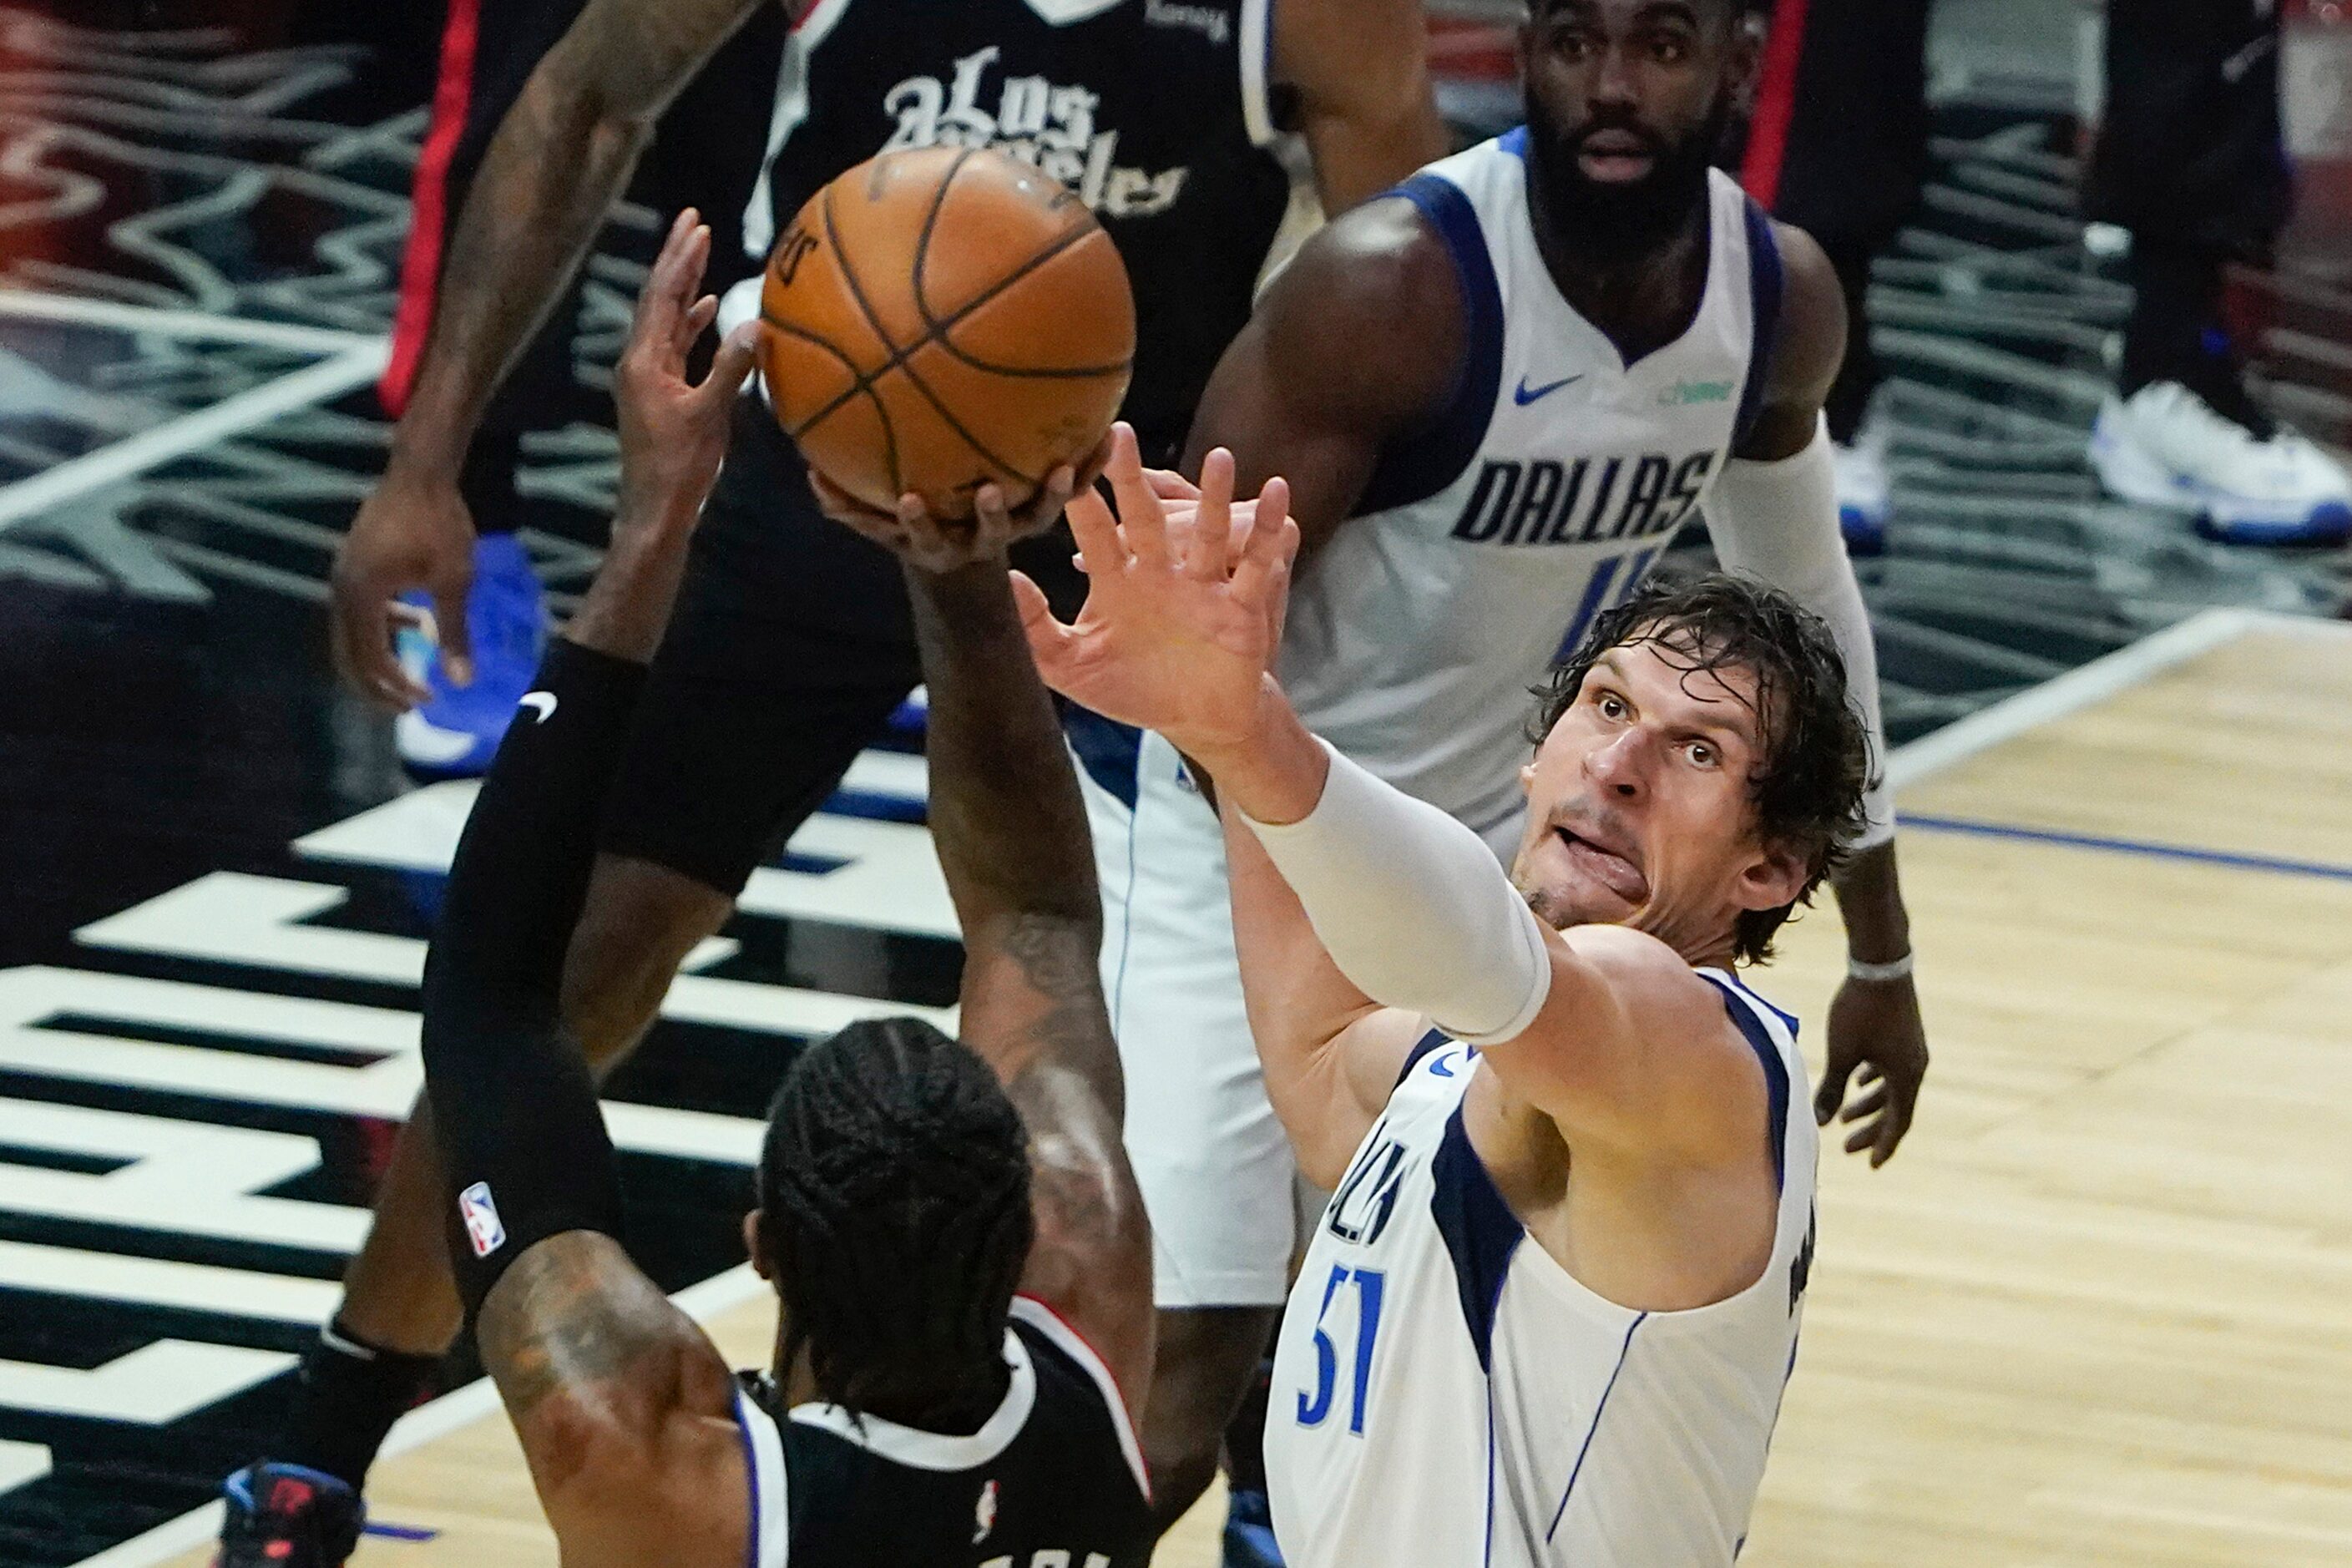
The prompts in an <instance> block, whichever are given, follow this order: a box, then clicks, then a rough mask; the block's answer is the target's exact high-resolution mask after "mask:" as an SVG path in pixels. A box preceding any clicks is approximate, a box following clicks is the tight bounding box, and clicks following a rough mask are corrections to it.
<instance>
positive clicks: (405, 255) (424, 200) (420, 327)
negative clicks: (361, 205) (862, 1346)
mask: <svg viewBox="0 0 2352 1568" xmlns="http://www.w3.org/2000/svg"><path fill="white" fill-rule="evenodd" d="M481 9H482V6H481V0H449V20H448V24H447V26H445V27H444V28H443V29H442V33H441V74H440V79H439V80H438V81H437V82H436V84H435V86H434V89H433V120H432V124H431V126H430V127H429V128H428V129H427V130H426V132H425V145H424V148H423V149H422V150H421V151H420V152H419V153H418V154H417V158H416V183H415V186H414V188H413V189H412V191H411V193H410V212H409V220H408V243H407V245H406V246H405V247H403V249H402V251H401V255H400V304H399V307H398V309H397V310H395V311H394V315H393V318H392V359H391V362H390V363H388V364H386V365H385V366H384V371H383V379H382V380H381V381H379V382H377V383H376V395H377V397H378V398H379V399H381V400H382V402H383V407H384V412H385V413H387V414H389V415H391V416H393V417H394V418H395V419H397V418H399V417H400V412H401V410H402V409H403V408H404V407H406V406H407V405H408V393H409V388H410V385H411V384H412V383H414V382H415V379H416V362H417V361H418V360H419V359H420V358H422V357H423V356H424V353H425V333H426V332H427V331H431V329H432V326H433V302H434V296H435V295H436V293H437V292H438V290H439V289H440V284H441V247H442V242H443V240H444V239H445V238H446V234H447V230H448V226H449V162H450V160H451V159H452V158H454V157H456V156H457V142H458V139H459V138H461V137H463V136H464V135H465V133H466V111H467V109H468V108H469V107H470V106H471V104H472V102H473V97H474V47H475V44H476V42H477V41H478V37H479V34H480V25H481Z"/></svg>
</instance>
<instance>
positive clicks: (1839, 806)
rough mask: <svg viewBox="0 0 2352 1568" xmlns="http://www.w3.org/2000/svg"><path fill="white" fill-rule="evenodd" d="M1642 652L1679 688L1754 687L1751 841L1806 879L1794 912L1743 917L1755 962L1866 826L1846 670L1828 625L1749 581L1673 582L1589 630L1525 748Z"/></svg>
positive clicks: (1789, 908)
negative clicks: (1646, 648)
mask: <svg viewBox="0 0 2352 1568" xmlns="http://www.w3.org/2000/svg"><path fill="white" fill-rule="evenodd" d="M1643 643H1650V644H1654V645H1658V646H1659V647H1660V648H1661V650H1662V651H1664V652H1665V653H1666V654H1667V655H1668V657H1669V658H1672V659H1673V660H1674V662H1675V664H1677V665H1678V666H1680V667H1681V668H1682V669H1683V672H1684V674H1683V680H1684V683H1685V686H1687V685H1688V683H1689V680H1690V678H1691V677H1692V676H1693V675H1696V674H1699V673H1700V672H1702V671H1708V672H1712V671H1716V670H1722V669H1734V668H1737V669H1745V670H1748V672H1750V673H1751V674H1752V675H1753V676H1754V677H1755V679H1756V696H1757V712H1758V717H1759V720H1760V721H1761V723H1760V726H1759V727H1760V729H1761V731H1762V735H1763V742H1764V762H1763V765H1762V766H1760V767H1759V768H1758V769H1757V770H1756V772H1755V773H1753V774H1751V775H1750V777H1749V779H1748V791H1749V797H1750V798H1751V799H1752V800H1754V801H1755V803H1756V823H1757V830H1758V832H1759V835H1760V836H1761V837H1762V838H1763V840H1764V842H1765V843H1767V844H1781V845H1787V846H1789V847H1791V848H1794V849H1796V850H1797V851H1798V852H1800V853H1801V854H1802V855H1803V856H1804V857H1805V862H1806V865H1807V867H1808V868H1809V870H1810V872H1811V875H1810V876H1808V877H1807V878H1806V880H1805V887H1804V890H1803V891H1802V892H1801V893H1799V894H1798V895H1797V897H1796V899H1795V900H1794V901H1793V902H1790V903H1787V904H1782V905H1780V907H1779V908H1777V909H1769V910H1743V911H1742V912H1741V913H1740V916H1739V918H1738V922H1737V924H1736V925H1735V927H1734V928H1733V951H1734V953H1735V954H1736V956H1737V957H1738V958H1739V959H1740V960H1741V961H1743V962H1745V963H1762V962H1763V961H1764V960H1766V959H1768V958H1769V957H1771V956H1772V933H1773V932H1775V931H1779V930H1780V927H1781V925H1782V923H1783V922H1785V921H1787V920H1788V918H1789V917H1790V915H1791V914H1793V913H1795V912H1796V910H1797V907H1798V905H1800V904H1810V903H1811V902H1812V899H1813V889H1816V888H1818V887H1820V886H1821V884H1822V879H1825V878H1827V877H1828V876H1829V875H1830V874H1831V873H1832V872H1833V871H1835V870H1836V869H1837V868H1838V867H1839V866H1840V865H1842V864H1843V862H1844V858H1845V846H1846V845H1847V843H1848V842H1850V841H1851V840H1852V839H1853V837H1854V836H1855V835H1856V834H1858V833H1860V832H1861V831H1862V829H1863V827H1864V822H1865V820H1866V819H1865V817H1864V811H1863V802H1862V796H1863V792H1864V790H1865V789H1866V788H1868V787H1869V783H1870V739H1869V732H1868V731H1866V730H1865V729H1864V726H1863V721H1862V714H1861V713H1860V712H1859V711H1858V710H1856V709H1855V708H1854V705H1853V701H1852V700H1850V699H1849V698H1848V696H1847V694H1846V685H1845V659H1844V658H1843V656H1842V655H1840V654H1839V652H1838V647H1837V639H1836V638H1835V637H1832V635H1831V633H1830V628H1829V625H1828V623H1827V622H1825V621H1823V620H1822V618H1821V617H1820V616H1816V615H1814V614H1813V613H1812V612H1811V610H1808V609H1806V608H1805V607H1804V606H1803V605H1800V604H1798V603H1797V602H1796V601H1795V600H1794V599H1791V598H1790V597H1789V595H1786V594H1783V593H1781V592H1780V590H1778V589H1776V588H1769V587H1766V586H1765V585H1764V584H1761V583H1759V582H1756V581H1755V580H1754V579H1752V578H1746V577H1734V576H1730V575H1727V574H1723V573H1715V574H1709V575H1707V576H1704V577H1698V578H1695V579H1690V580H1687V581H1684V582H1679V583H1677V582H1674V581H1671V580H1654V581H1652V582H1651V583H1649V584H1645V585H1644V586H1643V588H1642V590H1641V592H1639V593H1637V594H1635V595H1633V597H1632V598H1630V599H1628V600H1626V601H1625V602H1624V603H1623V604H1622V605H1617V606H1616V607H1614V608H1613V609H1611V610H1610V611H1608V612H1607V613H1606V614H1604V615H1602V616H1600V617H1599V618H1598V619H1597V620H1595V621H1594V622H1593V624H1592V630H1591V632H1590V633H1589V634H1588V635H1587V636H1586V637H1585V639H1584V640H1583V642H1581V643H1580V644H1579V645H1578V646H1577V647H1576V648H1575V649H1574V650H1573V651H1572V652H1570V654H1568V655H1567V657H1565V658H1562V659H1561V660H1560V662H1559V664H1557V665H1555V666H1554V667H1553V668H1552V672H1551V678H1550V679H1549V680H1548V681H1546V682H1545V683H1544V684H1543V685H1541V686H1539V687H1537V688H1536V689H1535V695H1536V697H1537V699H1538V704H1537V708H1536V712H1535V717H1534V718H1533V719H1532V720H1531V721H1529V723H1528V738H1529V739H1530V740H1532V741H1534V742H1536V743H1537V744H1538V745H1541V744H1542V743H1543V739H1544V737H1545V736H1547V735H1549V734H1550V733H1551V730H1552V726H1553V725H1554V724H1556V723H1558V722H1559V717H1560V715H1561V714H1563V713H1565V712H1567V711H1568V710H1569V708H1570V706H1571V705H1572V704H1573V703H1574V702H1575V701H1576V696H1577V693H1578V691H1579V690H1580V689H1582V688H1583V685H1584V678H1585V675H1586V674H1587V673H1588V672H1589V671H1590V670H1591V668H1592V666H1593V664H1594V662H1595V661H1596V660H1598V659H1599V658H1600V657H1601V655H1602V654H1603V653H1605V652H1607V651H1608V650H1609V649H1611V648H1612V647H1634V646H1637V645H1639V644H1643Z"/></svg>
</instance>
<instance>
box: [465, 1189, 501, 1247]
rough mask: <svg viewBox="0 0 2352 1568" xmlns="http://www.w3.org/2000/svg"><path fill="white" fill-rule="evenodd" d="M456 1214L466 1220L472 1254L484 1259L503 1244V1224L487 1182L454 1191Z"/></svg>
mask: <svg viewBox="0 0 2352 1568" xmlns="http://www.w3.org/2000/svg"><path fill="white" fill-rule="evenodd" d="M457 1216H458V1217H459V1218H460V1219H463V1220H464V1221H465V1222H466V1237H467V1240H469V1241H471V1242H472V1243H473V1244H474V1256H475V1257H477V1258H488V1256H489V1255H490V1254H491V1253H493V1252H496V1251H497V1250H498V1249H499V1247H504V1246H505V1245H506V1244H507V1227H506V1226H505V1224H504V1223H503V1222H502V1221H500V1220H499V1205H498V1204H497V1203H496V1202H495V1201H493V1200H492V1198H491V1197H490V1184H489V1183H488V1182H476V1183H475V1184H473V1185H472V1186H470V1187H467V1189H466V1190H465V1191H464V1192H462V1193H459V1194H457Z"/></svg>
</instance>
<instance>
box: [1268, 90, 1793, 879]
mask: <svg viewBox="0 0 2352 1568" xmlns="http://www.w3.org/2000/svg"><path fill="white" fill-rule="evenodd" d="M1526 139H1527V133H1526V132H1525V131H1524V130H1520V131H1514V132H1511V133H1510V134H1508V135H1507V136H1504V137H1502V138H1500V139H1498V140H1496V141H1492V142H1484V143H1482V144H1480V145H1478V146H1475V147H1473V148H1471V149H1469V150H1468V151H1467V152H1465V153H1457V154H1455V155H1454V156H1453V157H1451V158H1447V159H1444V161H1442V162H1440V163H1433V164H1431V165H1430V166H1429V167H1428V168H1427V169H1425V170H1423V172H1422V173H1421V174H1416V175H1414V176H1413V177H1412V179H1411V180H1409V181H1407V182H1406V183H1405V184H1403V185H1402V186H1401V187H1400V188H1399V191H1398V193H1397V194H1398V195H1402V196H1404V197H1406V198H1408V199H1410V200H1412V202H1413V203H1414V204H1415V205H1418V206H1419V207H1420V208H1421V210H1422V213H1423V216H1424V217H1426V219H1427V220H1428V221H1429V223H1430V224H1431V226H1433V228H1435V230H1436V231H1437V233H1438V235H1439V236H1440V237H1442V238H1443V239H1444V243H1445V245H1446V247H1447V249H1448V250H1449V251H1450V252H1451V254H1452V256H1453V258H1454V268H1455V271H1456V274H1457V276H1458V278H1459V280H1460V282H1461V286H1462V295H1463V300H1464V304H1465V317H1466V321H1467V327H1468V353H1467V355H1466V362H1465V369H1464V373H1463V374H1462V377H1461V380H1460V382H1459V384H1458V385H1457V389H1456V392H1455V395H1454V399H1453V401H1452V403H1451V405H1449V406H1448V408H1447V409H1446V411H1445V412H1444V415H1443V416H1440V417H1439V418H1437V419H1436V420H1434V421H1433V422H1432V423H1431V424H1430V425H1429V426H1427V427H1426V428H1424V429H1423V430H1422V431H1420V432H1418V433H1416V434H1415V435H1414V436H1413V437H1412V438H1411V439H1408V440H1405V441H1402V442H1399V443H1396V444H1394V445H1392V446H1391V447H1390V448H1389V449H1387V450H1385V451H1383V452H1382V454H1381V459H1380V463H1379V466H1378V468H1376V469H1375V472H1374V474H1373V478H1372V479H1371V482H1370V486H1369V487H1368V488H1367V490H1366V493H1365V496H1364V498H1363V500H1361V501H1360V504H1359V509H1358V514H1357V516H1356V517H1355V519H1354V520H1353V521H1349V523H1348V524H1347V525H1346V526H1345V527H1343V528H1341V529H1340V530H1339V532H1338V533H1337V534H1335V535H1334V536H1333V537H1332V540H1331V542H1330V543H1329V544H1328V546H1327V547H1326V548H1325V549H1324V550H1323V552H1321V553H1320V554H1319V555H1318V556H1317V557H1316V558H1315V559H1314V560H1313V561H1310V562H1309V563H1307V566H1306V567H1305V568H1304V569H1303V570H1302V571H1301V572H1300V573H1299V574H1298V579H1297V583H1296V584H1295V585H1294V586H1293V587H1292V589H1291V595H1290V620H1289V629H1288V631H1287V633H1286V636H1285V638H1284V642H1283V647H1282V654H1281V665H1280V673H1281V677H1282V683H1283V688H1284V689H1285V690H1286V692H1287V693H1288V694H1289V696H1290V700H1291V701H1292V702H1293V703H1294V704H1295V705H1296V706H1297V709H1298V711H1299V714H1300V716H1301V717H1302V718H1303V719H1305V720H1306V721H1307V728H1309V729H1311V730H1313V731H1315V732H1316V733H1317V734H1318V735H1321V736H1322V737H1324V738H1325V739H1326V740H1328V741H1329V742H1331V743H1332V744H1333V745H1334V746H1336V747H1338V748H1339V750H1340V751H1341V752H1345V753H1346V754H1347V755H1349V756H1350V757H1352V758H1354V759H1355V760H1356V761H1358V762H1360V763H1363V764H1364V766H1365V767H1367V768H1369V769H1370V770H1371V772H1372V773H1375V774H1377V775H1379V776H1380V777H1381V778H1382V779H1384V780H1386V781H1387V782H1389V783H1390V784H1394V785H1396V786H1397V787H1398V788H1400V789H1402V790H1404V791H1405V792H1406V793H1407V794H1410V795H1418V796H1419V797H1421V798H1422V799H1423V800H1425V801H1428V802H1429V803H1430V804H1432V805H1435V806H1438V807H1440V808H1441V809H1443V810H1444V811H1447V812H1450V813H1452V814H1453V815H1454V816H1456V817H1458V818H1459V819H1461V820H1462V821H1463V822H1465V823H1466V824H1468V825H1469V826H1471V827H1473V828H1475V829H1476V830H1478V831H1479V832H1481V833H1486V832H1489V831H1491V830H1492V829H1494V828H1496V826H1498V825H1500V824H1503V823H1505V822H1507V821H1508V820H1510V819H1511V818H1512V817H1514V816H1516V815H1517V812H1518V811H1519V809H1520V806H1521V800H1520V796H1519V791H1518V788H1517V773H1518V767H1519V764H1520V763H1522V762H1524V761H1526V759H1527V754H1528V742H1527V740H1526V738H1525V735H1524V733H1523V731H1522V726H1523V725H1524V724H1525V723H1526V721H1527V715H1528V688H1529V687H1530V686H1532V685H1535V684H1537V683H1538V682H1539V681H1540V680H1541V679H1543V676H1544V674H1545V672H1546V670H1547V669H1548V668H1549V667H1550V665H1551V664H1552V663H1553V662H1554V661H1555V659H1556V658H1557V657H1558V656H1559V653H1560V652H1561V651H1562V649H1563V648H1564V647H1568V646H1572V645H1573V644H1574V643H1575V642H1576V641H1577V640H1578V639H1580V637H1582V636H1583V634H1584V631H1585V629H1586V628H1587V627H1588V626H1591V623H1592V620H1593V617H1594V616H1597V615H1598V614H1600V613H1601V611H1602V610H1603V609H1605V608H1607V607H1608V606H1609V605H1612V604H1614V603H1616V602H1617V601H1618V600H1620V599H1622V598H1624V597H1625V596H1627V595H1630V594H1631V593H1632V592H1633V588H1634V586H1635V584H1638V583H1639V582H1640V581H1641V579H1642V576H1643V574H1644V573H1645V572H1646V571H1647V570H1648V569H1649V567H1650V564H1651V563H1653V562H1654V561H1655V560H1656V559H1657V557H1658V553H1659V552H1660V551H1661V550H1662V549H1663V548H1664V546H1665V544H1666V543H1667V542H1668V541H1669V540H1671V539H1672V538H1673V537H1674V534H1675V531H1676V530H1677V529H1679V528H1680V527H1681V526H1682V525H1683V523H1684V522H1685V521H1688V520H1689V518H1690V517H1691V516H1692V514H1693V513H1694V511H1695V510H1696V509H1697V507H1698V505H1699V503H1700V501H1701V500H1703V499H1704V498H1705V496H1706V492H1707V489H1708V487H1709V485H1710V483H1711V482H1712V481H1713V479H1715V477H1716V476H1717V474H1719V473H1720V472H1721V471H1722V469H1723V465H1724V461H1725V458H1726V457H1727V453H1728V451H1729V449H1730V447H1732V446H1733V445H1734V442H1735V437H1736V436H1737V435H1738V433H1739V432H1740V431H1741V430H1742V429H1744V426H1745V423H1746V421H1747V420H1748V417H1750V416H1752V414H1753V412H1754V410H1755V407H1756V405H1757V400H1758V395H1759V391H1760V388H1761V385H1762V382H1763V375H1762V365H1763V362H1764V360H1765V358H1766V357H1767V356H1766V355H1765V354H1763V353H1759V351H1758V345H1759V343H1766V344H1769V342H1770V341H1771V338H1772V334H1773V332H1774V331H1775V329H1776V326H1777V322H1778V320H1779V311H1780V255H1779V251H1778V249H1777V248H1776V247H1775V244H1774V241H1773V238H1772V232H1771V224H1770V221H1769V219H1768V218H1767V217H1766V216H1764V215H1763V213H1762V212H1761V211H1759V209H1758V208H1757V207H1756V206H1755V205H1754V204H1752V203H1751V202H1749V201H1748V198H1747V197H1746V196H1745V195H1743V194H1741V192H1740V189H1739V187H1738V184H1735V183H1734V182H1733V181H1732V180H1731V179H1729V178H1728V177H1727V176H1726V175H1724V174H1721V173H1719V172H1717V173H1710V174H1709V176H1708V179H1709V191H1708V197H1707V212H1708V217H1709V231H1710V233H1709V239H1708V242H1707V243H1708V254H1707V279H1706V292H1705V294H1704V295H1703V297H1702V298H1701V300H1700V303H1699V307H1698V311H1697V314H1696V316H1695V317H1694V318H1693V320H1692V321H1691V324H1690V327H1689V329H1688V330H1687V331H1685V332H1684V333H1683V335H1682V336H1681V337H1679V338H1677V339H1676V340H1675V342H1671V343H1669V344H1667V345H1666V346H1665V347H1664V348H1661V349H1659V350H1657V351H1655V352H1654V353H1649V354H1645V355H1643V357H1642V358H1640V359H1638V360H1636V361H1635V362H1634V363H1632V364H1627V363H1625V362H1624V360H1623V358H1622V356H1621V355H1620V354H1619V353H1618V352H1617V349H1616V347H1615V346H1614V345H1613V344H1612V342H1610V341H1609V339H1608V338H1607V337H1606V336H1604V335H1603V334H1602V333H1601V330H1600V329H1599V328H1598V327H1595V326H1594V325H1593V324H1592V323H1591V322H1590V321H1586V320H1585V319H1584V317H1583V316H1582V315H1580V313H1578V311H1577V310H1575V309H1574V308H1573V307H1572V306H1570V304H1569V303H1568V301H1567V300H1565V299H1564V298H1562V297H1561V295H1560V292H1559V288H1558V287H1557V286H1556V285H1555V284H1554V283H1553V282H1552V279H1551V274H1550V273H1549V271H1548V270H1546V268H1545V267H1544V263H1543V258H1542V257H1541V256H1539V255H1538V253H1537V251H1536V242H1535V231H1534V229H1533V227H1532V226H1531V225H1530V222H1529V219H1528V184H1527V182H1528V174H1527V161H1526V158H1525V155H1524V152H1523V149H1524V147H1525V145H1526Z"/></svg>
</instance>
